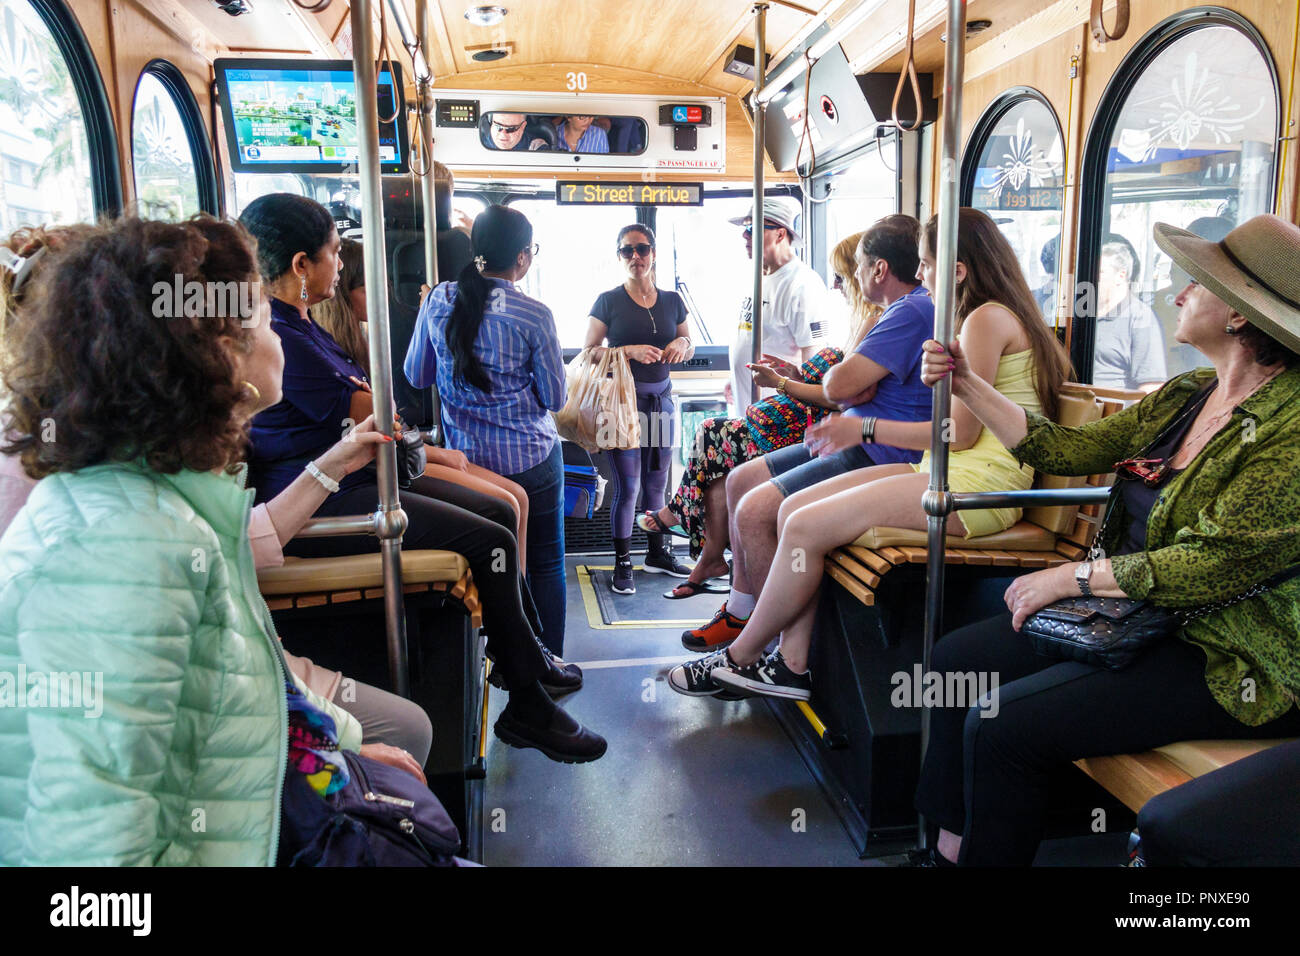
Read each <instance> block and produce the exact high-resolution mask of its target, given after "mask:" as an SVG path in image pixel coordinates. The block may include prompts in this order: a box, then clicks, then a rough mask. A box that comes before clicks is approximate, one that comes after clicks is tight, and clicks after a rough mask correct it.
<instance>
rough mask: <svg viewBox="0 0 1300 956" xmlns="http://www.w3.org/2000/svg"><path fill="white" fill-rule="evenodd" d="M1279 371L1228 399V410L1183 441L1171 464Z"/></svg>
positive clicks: (1278, 371) (1193, 446)
mask: <svg viewBox="0 0 1300 956" xmlns="http://www.w3.org/2000/svg"><path fill="white" fill-rule="evenodd" d="M1280 371H1281V370H1280V369H1279V370H1275V371H1273V372H1270V373H1269V374H1267V375H1265V376H1264V377H1263V378H1262V379H1260V380H1259V381H1258V382H1257V383H1256V384H1254V385H1252V386H1251V387H1250V388H1248V389H1247V390H1246V391H1244V392H1242V394H1241V397H1240V398H1236V399H1231V398H1230V399H1228V403H1227V404H1228V408H1227V410H1226V411H1222V412H1219V414H1217V415H1215V416H1213V417H1212V418H1210V419H1209V421H1208V423H1207V424H1205V425H1203V426H1202V427H1201V428H1200V430H1199V431H1197V432H1196V434H1195V435H1193V436H1192V437H1191V438H1188V439H1185V440H1184V441H1183V443H1182V446H1181V447H1180V448H1179V450H1178V451H1176V452H1175V453H1174V454H1173V455H1172V456H1171V457H1170V459H1169V460H1170V462H1171V463H1172V462H1173V460H1174V459H1175V458H1177V457H1178V456H1179V455H1180V454H1181V453H1182V450H1183V449H1185V448H1196V447H1197V445H1196V442H1197V440H1198V439H1199V438H1200V437H1201V436H1202V435H1204V434H1205V433H1206V432H1209V431H1211V430H1212V429H1213V430H1217V429H1218V428H1219V427H1221V425H1222V423H1223V422H1224V420H1226V419H1227V418H1228V417H1230V416H1231V415H1232V413H1233V411H1235V410H1236V408H1237V406H1238V405H1239V404H1240V403H1241V402H1243V401H1245V400H1246V399H1247V398H1248V397H1249V396H1251V395H1253V394H1254V393H1255V392H1257V391H1259V390H1260V389H1261V388H1263V387H1264V386H1265V385H1267V384H1268V383H1269V382H1271V381H1273V379H1275V378H1277V376H1278V374H1279V373H1280ZM1193 457H1194V456H1193Z"/></svg>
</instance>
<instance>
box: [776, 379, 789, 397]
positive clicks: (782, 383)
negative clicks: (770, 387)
mask: <svg viewBox="0 0 1300 956" xmlns="http://www.w3.org/2000/svg"><path fill="white" fill-rule="evenodd" d="M789 384H790V380H789V379H788V378H786V377H785V376H784V375H782V376H781V381H779V382H777V383H776V390H777V391H778V392H780V393H781V394H782V395H788V394H789V392H787V391H786V390H785V387H786V386H787V385H789Z"/></svg>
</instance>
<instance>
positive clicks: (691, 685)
mask: <svg viewBox="0 0 1300 956" xmlns="http://www.w3.org/2000/svg"><path fill="white" fill-rule="evenodd" d="M730 663H731V657H730V656H729V655H728V654H727V649H726V648H725V647H724V648H721V649H719V650H716V651H714V652H713V653H712V654H706V655H705V656H704V657H700V658H696V659H695V660H693V661H687V662H686V663H685V664H678V665H677V666H676V667H674V668H673V669H672V670H670V671H669V672H668V686H669V687H671V688H672V689H673V690H675V691H677V693H679V694H685V695H686V696H687V697H712V696H713V695H715V694H716V693H718V691H720V690H722V688H721V687H719V686H718V685H717V684H715V683H714V682H713V679H712V678H711V677H710V676H709V674H710V672H711V671H712V670H713V669H714V668H715V667H726V666H727V665H728V664H730Z"/></svg>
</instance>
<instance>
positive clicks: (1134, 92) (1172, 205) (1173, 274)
mask: <svg viewBox="0 0 1300 956" xmlns="http://www.w3.org/2000/svg"><path fill="white" fill-rule="evenodd" d="M1280 123H1281V109H1280V99H1279V94H1278V81H1277V73H1276V70H1275V69H1274V66H1273V62H1272V60H1271V59H1270V57H1269V55H1268V52H1267V48H1266V47H1265V45H1264V41H1263V39H1262V38H1261V37H1260V35H1259V33H1258V32H1257V31H1256V30H1255V28H1254V27H1252V26H1251V25H1250V23H1249V22H1248V21H1246V20H1245V19H1243V18H1242V17H1241V16H1239V15H1238V14H1235V13H1231V12H1229V11H1226V10H1219V9H1211V8H1201V9H1199V10H1189V11H1186V12H1184V13H1182V14H1178V15H1177V16H1174V17H1171V18H1170V19H1168V20H1166V21H1164V22H1163V23H1161V24H1160V25H1159V26H1157V27H1155V28H1154V29H1153V30H1152V31H1151V32H1150V33H1148V34H1147V35H1146V36H1145V37H1143V39H1142V40H1141V41H1140V42H1139V43H1138V44H1137V46H1136V47H1135V48H1134V49H1133V51H1132V52H1131V53H1130V54H1129V55H1128V57H1127V58H1126V59H1125V61H1124V63H1123V65H1122V66H1121V67H1120V69H1119V71H1118V72H1117V73H1116V74H1115V77H1114V78H1113V79H1112V80H1111V83H1110V85H1109V86H1108V87H1107V89H1106V91H1105V92H1104V93H1103V94H1102V98H1101V101H1100V103H1099V104H1098V108H1097V115H1096V117H1095V119H1094V120H1093V125H1092V130H1091V131H1090V133H1089V136H1088V145H1087V149H1086V151H1085V153H1084V165H1083V176H1082V183H1083V190H1082V202H1083V206H1082V209H1081V212H1082V216H1083V218H1082V220H1081V229H1080V237H1079V280H1080V287H1079V291H1078V293H1077V295H1076V300H1075V317H1076V323H1075V329H1076V335H1075V338H1074V346H1073V352H1074V355H1073V357H1074V361H1075V365H1076V367H1077V368H1078V369H1079V371H1080V373H1081V374H1082V375H1084V376H1085V380H1086V381H1091V382H1092V383H1094V384H1096V385H1099V386H1103V387H1111V388H1128V389H1139V388H1140V389H1143V390H1149V389H1150V387H1151V386H1153V385H1155V384H1158V383H1161V382H1164V381H1165V380H1166V379H1168V378H1171V377H1173V376H1174V375H1177V374H1179V373H1180V372H1184V371H1186V370H1188V369H1190V368H1195V367H1196V366H1198V365H1207V364H1209V362H1208V360H1207V359H1206V358H1205V357H1204V356H1203V355H1201V353H1200V352H1198V351H1196V350H1195V349H1193V348H1192V347H1191V346H1190V345H1184V344H1181V343H1178V342H1176V341H1175V340H1174V332H1175V329H1176V327H1177V323H1178V306H1177V305H1176V304H1175V298H1176V297H1177V295H1178V293H1179V292H1180V291H1181V290H1182V288H1183V287H1184V286H1185V285H1186V284H1187V276H1186V275H1184V274H1182V271H1181V270H1180V269H1178V268H1177V267H1176V266H1173V264H1172V263H1171V261H1170V259H1169V257H1168V256H1166V255H1164V254H1163V253H1162V252H1160V250H1159V248H1158V247H1157V246H1156V244H1155V241H1154V239H1153V238H1152V234H1151V230H1152V227H1153V226H1154V225H1155V224H1156V223H1157V222H1167V223H1170V224H1172V225H1175V226H1179V227H1181V228H1184V229H1190V230H1191V231H1192V232H1195V233H1197V234H1198V235H1200V236H1202V237H1203V238H1206V239H1212V240H1216V241H1217V240H1219V239H1222V238H1223V236H1224V235H1225V234H1226V233H1227V232H1228V230H1229V229H1231V228H1232V227H1233V226H1235V225H1237V224H1239V223H1241V222H1244V221H1245V220H1246V219H1249V218H1250V217H1252V216H1256V215H1259V214H1260V213H1266V212H1271V211H1272V209H1273V198H1274V190H1275V189H1276V179H1277V160H1276V145H1277V141H1278V137H1279V136H1280V135H1281V134H1280V125H1279V124H1280ZM1089 368H1090V369H1091V376H1090V377H1089V376H1088V370H1089Z"/></svg>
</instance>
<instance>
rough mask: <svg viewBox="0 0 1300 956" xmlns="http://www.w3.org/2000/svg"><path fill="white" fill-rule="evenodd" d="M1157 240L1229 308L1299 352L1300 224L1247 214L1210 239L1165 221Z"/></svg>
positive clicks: (1158, 231) (1157, 242)
mask: <svg viewBox="0 0 1300 956" xmlns="http://www.w3.org/2000/svg"><path fill="white" fill-rule="evenodd" d="M1155 238H1156V244H1157V245H1158V246H1159V247H1160V248H1161V249H1163V250H1164V251H1165V252H1166V253H1168V254H1169V257H1170V258H1171V259H1173V260H1174V262H1176V263H1178V265H1180V266H1182V267H1183V269H1185V270H1186V271H1187V274H1188V275H1190V276H1191V277H1192V278H1193V279H1195V280H1196V281H1197V282H1199V283H1200V284H1201V285H1203V286H1205V287H1206V288H1207V289H1209V290H1210V291H1211V292H1213V293H1214V294H1215V295H1217V296H1218V297H1219V298H1220V299H1222V300H1223V301H1224V302H1226V303H1227V304H1228V306H1229V307H1230V308H1232V309H1233V310H1235V311H1237V312H1239V313H1241V314H1242V315H1244V316H1245V317H1246V319H1247V321H1249V322H1250V323H1251V324H1252V325H1254V326H1255V327H1256V328H1258V329H1259V330H1260V331H1262V332H1264V333H1266V334H1267V335H1269V336H1271V337H1272V338H1274V339H1276V340H1277V341H1278V342H1280V343H1282V344H1283V345H1285V346H1286V347H1287V348H1289V349H1291V351H1293V352H1300V228H1297V227H1296V226H1294V225H1292V224H1291V223H1289V222H1287V221H1286V220H1285V219H1279V218H1278V217H1277V216H1256V217H1255V218H1254V219H1248V220H1247V221H1246V222H1243V223H1242V224H1241V225H1240V226H1238V227H1237V228H1236V229H1233V230H1232V231H1231V232H1230V233H1228V234H1227V235H1226V236H1224V238H1223V241H1222V242H1210V241H1209V240H1208V239H1202V238H1200V237H1199V236H1197V235H1195V234H1194V233H1190V232H1188V231H1187V230H1186V229H1178V228H1176V227H1174V226H1170V225H1166V224H1165V223H1163V222H1159V223H1156V226H1155Z"/></svg>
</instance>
